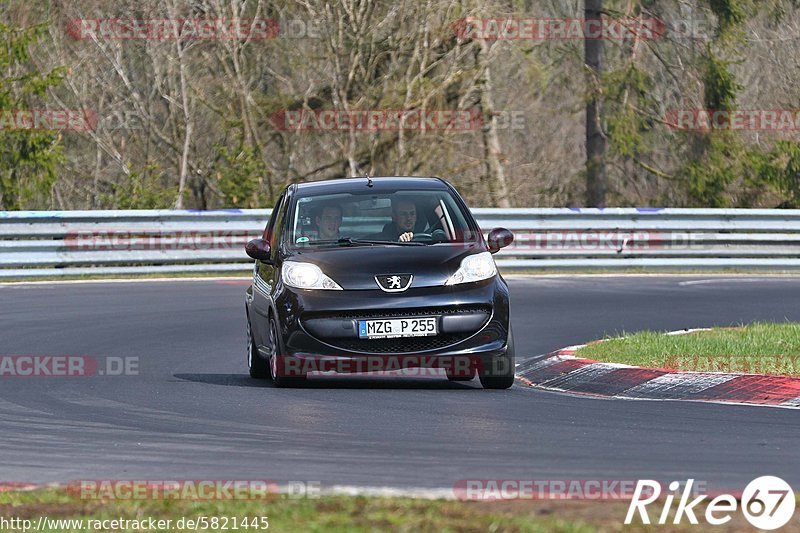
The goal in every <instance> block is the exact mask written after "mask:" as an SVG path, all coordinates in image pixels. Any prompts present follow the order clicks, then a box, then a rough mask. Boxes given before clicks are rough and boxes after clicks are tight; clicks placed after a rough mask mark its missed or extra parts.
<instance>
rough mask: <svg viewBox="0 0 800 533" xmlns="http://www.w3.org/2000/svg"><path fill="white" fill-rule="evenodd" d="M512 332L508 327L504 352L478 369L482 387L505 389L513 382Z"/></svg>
mask: <svg viewBox="0 0 800 533" xmlns="http://www.w3.org/2000/svg"><path fill="white" fill-rule="evenodd" d="M514 370H515V365H514V334H513V333H512V332H511V326H509V328H508V343H507V346H506V353H505V354H504V355H503V356H501V357H497V358H495V359H494V361H492V363H491V364H488V365H483V367H482V368H481V369H480V370H479V371H478V378H479V379H480V380H481V385H483V388H484V389H507V388H509V387H511V385H513V384H514Z"/></svg>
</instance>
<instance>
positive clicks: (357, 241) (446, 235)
mask: <svg viewBox="0 0 800 533" xmlns="http://www.w3.org/2000/svg"><path fill="white" fill-rule="evenodd" d="M288 228H289V238H288V239H287V245H288V246H289V247H290V248H309V247H327V246H354V245H365V246H366V245H402V244H410V245H413V244H417V245H420V244H441V243H464V242H475V241H476V240H478V239H479V233H478V228H477V227H476V226H475V223H474V221H472V219H471V215H470V214H469V213H465V212H464V210H463V209H462V208H461V203H460V202H458V201H457V200H456V199H455V198H454V197H453V195H452V193H451V192H450V191H449V190H402V191H397V192H387V193H375V192H374V191H370V190H366V191H364V192H347V193H338V194H325V195H314V196H301V197H299V198H297V200H296V202H295V204H294V208H293V212H292V213H291V220H290V221H289V225H288Z"/></svg>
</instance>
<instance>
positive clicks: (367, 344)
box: [304, 306, 492, 354]
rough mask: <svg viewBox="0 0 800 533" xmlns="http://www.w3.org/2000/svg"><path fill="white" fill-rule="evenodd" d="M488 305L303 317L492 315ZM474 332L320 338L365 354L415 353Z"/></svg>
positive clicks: (342, 348)
mask: <svg viewBox="0 0 800 533" xmlns="http://www.w3.org/2000/svg"><path fill="white" fill-rule="evenodd" d="M491 311H492V309H491V307H489V306H468V307H428V308H422V309H414V310H409V309H407V310H394V309H389V310H378V311H343V312H340V313H335V314H333V313H313V314H311V313H309V314H308V315H307V316H305V315H304V318H339V319H342V318H344V319H348V318H351V319H357V320H368V319H373V318H399V317H413V316H440V315H452V314H463V313H486V314H487V315H491ZM472 335H474V332H468V333H450V334H439V335H434V336H431V337H399V338H394V339H358V338H336V339H332V338H325V339H319V340H320V341H322V342H324V343H325V344H329V345H331V346H333V347H334V348H337V349H340V350H346V351H349V352H357V353H364V354H377V353H418V352H428V351H433V350H441V349H443V348H447V347H449V346H452V345H454V344H458V343H459V342H461V341H463V340H466V339H468V338H469V337H471V336H472Z"/></svg>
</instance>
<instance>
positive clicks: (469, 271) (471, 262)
mask: <svg viewBox="0 0 800 533" xmlns="http://www.w3.org/2000/svg"><path fill="white" fill-rule="evenodd" d="M495 274H497V265H495V264H494V258H493V257H492V254H490V253H489V252H481V253H479V254H474V255H468V256H467V257H465V258H464V259H462V260H461V266H460V267H458V270H456V272H455V274H453V275H452V276H450V278H449V279H448V280H447V281H446V282H445V285H458V284H459V283H471V282H473V281H481V280H484V279H489V278H491V277H492V276H494V275H495Z"/></svg>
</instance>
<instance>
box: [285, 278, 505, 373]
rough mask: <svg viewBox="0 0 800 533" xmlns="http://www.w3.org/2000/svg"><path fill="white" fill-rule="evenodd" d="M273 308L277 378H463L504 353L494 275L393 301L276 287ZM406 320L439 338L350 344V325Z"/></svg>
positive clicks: (500, 290)
mask: <svg viewBox="0 0 800 533" xmlns="http://www.w3.org/2000/svg"><path fill="white" fill-rule="evenodd" d="M275 305H276V308H277V311H278V316H281V321H280V322H279V328H280V330H281V331H280V333H281V337H282V339H283V346H282V347H281V350H280V357H279V359H280V361H279V367H280V368H279V369H283V373H285V375H292V374H294V375H301V374H306V373H308V372H313V371H335V372H379V371H382V370H398V369H405V368H443V369H445V370H446V371H447V372H448V374H453V375H466V374H465V373H467V372H469V373H471V372H472V370H480V369H481V368H485V367H486V365H492V364H494V363H495V361H496V360H497V358H499V357H501V356H503V355H505V353H506V350H507V344H508V333H509V294H508V286H507V285H506V283H505V281H504V280H503V279H502V278H501V277H500V276H495V277H494V278H492V279H489V280H486V281H483V282H478V283H471V284H464V285H456V286H442V287H423V288H412V289H409V290H408V291H406V292H404V293H400V294H387V293H385V292H383V291H381V290H380V289H375V290H358V291H317V290H299V289H292V288H289V287H282V288H281V289H280V290H279V291H278V292H277V294H276V298H275ZM406 316H436V317H438V319H439V334H438V335H436V336H430V337H407V338H395V339H370V340H368V339H359V338H358V331H357V327H356V324H357V321H358V320H361V319H370V318H390V317H391V318H396V317H406Z"/></svg>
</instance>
